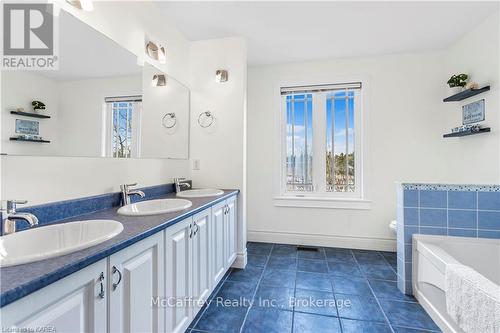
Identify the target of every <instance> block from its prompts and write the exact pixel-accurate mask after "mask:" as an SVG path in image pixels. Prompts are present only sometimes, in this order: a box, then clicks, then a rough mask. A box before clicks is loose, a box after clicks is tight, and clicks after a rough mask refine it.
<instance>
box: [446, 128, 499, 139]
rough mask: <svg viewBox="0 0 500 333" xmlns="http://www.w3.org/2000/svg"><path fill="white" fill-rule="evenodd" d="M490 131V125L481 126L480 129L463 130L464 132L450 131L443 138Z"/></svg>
mask: <svg viewBox="0 0 500 333" xmlns="http://www.w3.org/2000/svg"><path fill="white" fill-rule="evenodd" d="M490 131H491V128H490V127H485V128H481V129H480V130H479V131H463V132H456V133H448V134H445V135H443V138H459V137H462V136H468V135H474V134H481V133H487V132H490Z"/></svg>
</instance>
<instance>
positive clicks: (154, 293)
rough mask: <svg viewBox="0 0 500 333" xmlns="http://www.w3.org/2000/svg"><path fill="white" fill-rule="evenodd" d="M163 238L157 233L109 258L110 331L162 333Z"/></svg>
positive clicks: (163, 294)
mask: <svg viewBox="0 0 500 333" xmlns="http://www.w3.org/2000/svg"><path fill="white" fill-rule="evenodd" d="M163 245H164V240H163V232H159V233H156V234H154V235H152V236H150V237H148V238H146V239H144V240H142V241H140V242H137V243H135V244H133V245H131V246H129V247H127V248H125V249H123V250H121V251H119V252H117V253H114V254H112V255H111V256H110V257H109V262H108V263H109V264H108V277H109V278H108V283H107V284H108V295H109V316H108V323H109V331H110V332H120V333H121V332H151V333H153V332H163V331H164V322H165V320H164V309H163V308H162V307H161V304H160V303H156V304H154V303H153V301H154V300H157V301H161V300H162V299H163V298H164V296H165V293H164V290H165V289H164V288H165V284H164V280H165V279H164V273H165V271H164V266H163V265H164V248H163Z"/></svg>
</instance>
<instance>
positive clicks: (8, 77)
mask: <svg viewBox="0 0 500 333" xmlns="http://www.w3.org/2000/svg"><path fill="white" fill-rule="evenodd" d="M2 80H4V82H5V83H6V84H4V85H2V92H1V96H2V108H1V115H2V116H1V117H0V118H2V119H3V122H2V128H1V131H2V137H1V140H2V148H3V149H4V150H2V153H13V152H18V153H19V154H23V155H30V154H31V155H43V154H46V155H51V154H53V153H55V152H57V150H58V147H59V141H58V140H57V138H56V137H55V136H57V130H58V121H59V117H58V116H59V112H58V109H59V96H58V89H57V82H55V81H53V80H51V79H48V78H45V77H42V76H40V75H38V74H34V73H31V72H29V71H5V72H4V73H2ZM33 100H39V101H43V102H44V103H45V106H46V107H47V108H46V110H44V111H40V112H39V113H41V114H45V115H49V116H51V118H50V119H41V118H29V119H28V118H25V117H19V116H16V115H11V114H10V111H11V110H16V109H17V108H19V107H22V108H24V111H26V112H33V106H32V105H31V102H32V101H33ZM16 119H25V120H32V121H38V123H39V130H40V136H42V137H43V138H44V139H46V140H50V141H51V143H50V144H40V143H29V142H17V141H9V138H10V137H12V136H17V135H19V134H18V133H15V128H16Z"/></svg>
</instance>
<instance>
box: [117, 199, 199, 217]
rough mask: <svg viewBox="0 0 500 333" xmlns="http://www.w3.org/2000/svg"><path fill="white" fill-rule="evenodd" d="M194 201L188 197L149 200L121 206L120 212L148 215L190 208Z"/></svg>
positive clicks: (122, 213) (130, 214) (131, 214)
mask: <svg viewBox="0 0 500 333" xmlns="http://www.w3.org/2000/svg"><path fill="white" fill-rule="evenodd" d="M192 205H193V203H192V202H191V201H189V200H186V199H158V200H147V201H141V202H137V203H133V204H130V205H126V206H123V207H120V208H119V209H118V214H120V215H127V216H146V215H156V214H165V213H173V212H178V211H181V210H184V209H186V208H189V207H191V206H192Z"/></svg>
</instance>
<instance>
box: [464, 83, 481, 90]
mask: <svg viewBox="0 0 500 333" xmlns="http://www.w3.org/2000/svg"><path fill="white" fill-rule="evenodd" d="M465 89H479V84H478V83H477V82H474V81H471V82H469V83H467V84H466V85H465Z"/></svg>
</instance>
